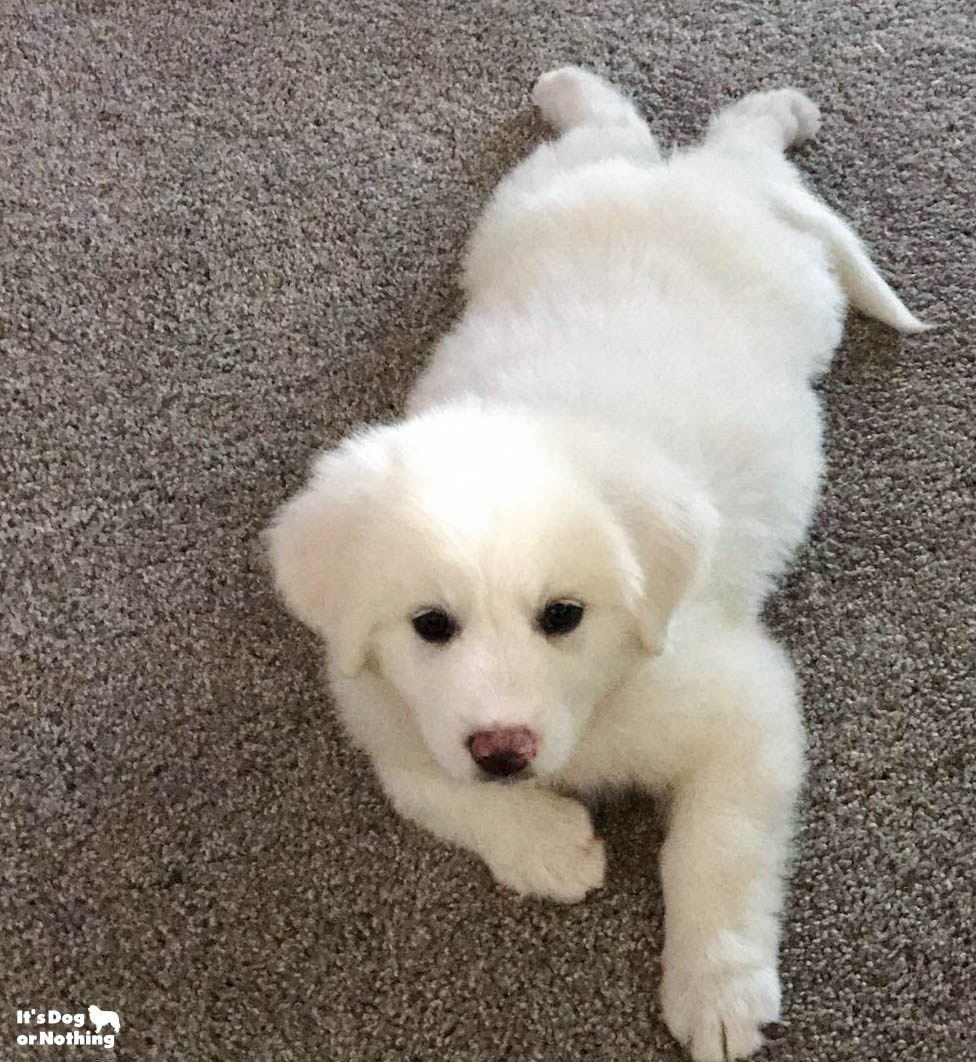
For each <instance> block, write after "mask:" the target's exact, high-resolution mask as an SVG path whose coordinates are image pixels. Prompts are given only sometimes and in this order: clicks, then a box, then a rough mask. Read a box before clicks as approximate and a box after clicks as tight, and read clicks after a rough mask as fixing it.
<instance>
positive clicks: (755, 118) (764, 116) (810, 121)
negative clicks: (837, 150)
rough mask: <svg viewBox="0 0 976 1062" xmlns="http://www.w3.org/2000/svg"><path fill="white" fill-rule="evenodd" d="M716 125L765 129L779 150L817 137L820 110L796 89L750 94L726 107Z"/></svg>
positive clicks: (731, 127)
mask: <svg viewBox="0 0 976 1062" xmlns="http://www.w3.org/2000/svg"><path fill="white" fill-rule="evenodd" d="M717 124H718V126H719V127H721V128H724V129H727V130H731V129H733V128H735V127H736V126H739V127H743V126H745V127H748V126H753V127H762V126H765V128H766V129H767V130H769V129H770V127H772V128H773V129H775V130H776V134H775V135H776V138H777V140H779V142H780V146H782V147H784V148H786V147H790V146H791V145H792V144H799V143H802V142H803V141H804V140H809V139H810V138H811V137H813V136H816V134H817V132H818V130H819V129H820V108H819V107H818V106H817V105H816V104H815V103H814V102H813V101H812V100H811V99H810V98H809V97H808V96H806V95H805V94H804V93H802V92H800V90H799V89H792V88H785V89H772V90H771V91H769V92H750V93H749V95H748V96H744V97H743V98H742V99H741V100H739V101H738V102H736V103H733V104H732V105H731V106H730V107H726V108H725V110H723V111H722V112H721V113H720V114H719V115H718V122H717ZM766 135H767V136H768V135H769V133H768V132H767V134H766Z"/></svg>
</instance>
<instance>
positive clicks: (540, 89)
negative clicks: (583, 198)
mask: <svg viewBox="0 0 976 1062" xmlns="http://www.w3.org/2000/svg"><path fill="white" fill-rule="evenodd" d="M532 102H533V103H534V104H535V105H536V106H537V107H538V108H539V111H540V113H541V114H542V117H543V118H544V119H545V120H546V121H547V122H548V123H549V124H550V125H551V126H553V128H554V129H556V130H557V131H558V132H559V133H560V134H561V135H560V136H559V138H558V139H556V140H552V141H549V142H548V143H545V144H540V145H539V146H538V147H537V148H536V149H535V151H533V152H532V154H531V155H529V157H528V158H527V159H525V160H524V161H523V162H521V163H519V165H518V166H516V167H515V169H514V170H512V172H511V173H510V174H509V175H508V176H507V177H506V178H505V179H504V181H502V183H501V184H500V185H499V192H500V193H501V195H502V197H504V196H506V195H508V194H511V193H516V194H518V193H522V192H530V193H531V192H534V191H537V190H539V189H542V188H544V187H545V186H546V185H547V184H548V183H549V182H550V181H551V180H552V179H553V178H554V177H557V176H559V175H561V174H565V173H567V172H570V171H572V170H575V169H578V168H580V167H582V166H586V165H588V164H589V163H593V162H599V161H600V160H602V159H610V158H623V159H627V160H629V161H631V162H637V163H640V164H642V165H647V166H650V165H655V164H656V163H659V162H660V161H661V151H660V148H659V147H658V145H657V141H656V140H655V139H654V136H653V134H652V133H651V130H650V129H649V128H648V125H647V122H645V121H644V119H643V118H642V117H641V116H640V114H639V113H638V111H637V108H636V107H635V106H634V104H633V103H631V101H630V100H629V99H627V97H626V96H624V95H623V94H622V93H620V92H618V91H617V90H616V89H615V88H614V87H613V86H612V85H611V84H610V83H609V82H607V81H604V80H603V78H602V77H598V76H597V75H596V74H593V73H590V71H588V70H583V69H582V68H581V67H578V66H564V67H561V68H560V69H558V70H550V71H549V73H547V74H543V75H542V77H540V78H539V80H538V81H537V82H536V84H535V88H534V89H533V90H532Z"/></svg>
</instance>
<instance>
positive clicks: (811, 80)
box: [0, 0, 976, 1062]
mask: <svg viewBox="0 0 976 1062" xmlns="http://www.w3.org/2000/svg"><path fill="white" fill-rule="evenodd" d="M708 7H709V11H708V13H707V14H704V13H702V11H701V10H700V6H699V5H687V4H681V3H677V2H674V0H664V2H661V3H649V2H645V0H604V2H601V3H599V4H597V3H593V4H589V5H584V4H578V3H565V4H560V5H550V4H533V3H530V2H529V0H509V2H494V3H485V4H473V3H472V4H464V3H458V2H454V3H451V2H448V0H441V2H437V3H429V4H425V3H421V2H420V0H414V2H404V3H394V2H392V0H389V2H384V3H370V2H365V3H363V4H361V5H354V4H349V5H345V4H339V3H337V2H332V3H330V2H319V0H308V2H304V3H297V2H295V3H272V2H263V0H237V2H235V0H219V2H216V3H204V2H202V0H180V2H168V3H165V4H164V3H150V2H148V0H142V2H138V0H128V2H125V0H123V2H118V3H109V2H106V0H86V2H82V0H77V2H75V3H69V2H61V3H54V2H51V3H43V2H41V0H13V2H12V3H11V4H7V5H4V6H3V12H4V13H3V14H0V56H2V76H0V138H2V139H0V210H2V219H0V225H2V227H0V284H2V289H0V350H2V356H3V373H2V377H3V402H2V408H0V413H2V416H0V470H2V481H3V493H2V502H0V506H2V507H0V520H2V522H0V529H2V536H3V543H2V544H3V594H4V609H3V617H2V648H3V654H4V663H3V668H2V679H0V682H2V688H3V705H2V711H3V728H2V743H0V744H2V765H0V769H2V774H0V779H2V784H0V809H2V819H0V821H2V834H0V836H2V838H3V841H2V857H0V859H2V864H0V865H2V868H3V884H2V888H0V977H2V992H0V1002H2V1007H3V1012H2V1015H0V1059H3V1060H7V1059H11V1060H16V1059H27V1058H32V1057H35V1055H34V1054H33V1052H32V1050H31V1049H30V1048H28V1047H18V1046H17V1045H16V1043H15V1036H16V1033H17V1026H16V1024H15V1011H16V1010H17V1009H19V1008H30V1007H34V1008H37V1009H46V1008H49V1007H54V1008H59V1009H61V1010H68V1011H80V1010H82V1009H83V1008H84V1007H86V1006H87V1005H88V1004H89V1003H92V1002H95V1003H97V1004H98V1005H99V1006H100V1007H101V1008H102V1009H112V1010H116V1011H118V1012H119V1015H120V1018H121V1022H122V1031H121V1034H120V1036H119V1039H118V1046H117V1048H116V1052H117V1054H118V1056H119V1057H122V1058H126V1059H139V1060H142V1059H166V1060H181V1062H182V1060H185V1062H198V1060H205V1059H206V1060H237V1059H241V1060H244V1059H249V1060H276V1062H278V1060H284V1062H290V1060H295V1062H303V1060H312V1059H315V1060H328V1062H331V1060H350V1062H352V1060H374V1059H376V1060H387V1059H391V1060H400V1059H403V1060H414V1059H416V1060H428V1059H429V1060H448V1059H450V1060H454V1059H457V1060H469V1062H491V1060H500V1059H518V1060H547V1062H563V1060H584V1059H585V1060H591V1059H592V1060H606V1062H630V1060H635V1062H636V1060H638V1059H640V1060H645V1059H649V1058H652V1059H661V1060H677V1059H679V1058H680V1057H681V1056H680V1053H679V1052H678V1050H677V1048H676V1047H675V1046H674V1045H673V1044H671V1043H670V1041H669V1038H668V1036H667V1033H666V1031H665V1030H664V1028H663V1026H662V1025H661V1024H660V1022H659V1021H658V1019H657V1017H656V1003H655V993H656V988H657V983H658V976H659V968H658V952H659V949H660V945H661V901H660V893H659V889H658V884H657V881H656V873H655V852H656V848H657V845H658V844H659V841H660V837H659V833H658V827H657V825H656V822H655V819H654V816H653V809H651V808H650V807H649V806H648V805H646V804H644V803H641V802H639V801H635V802H634V803H632V804H630V805H628V806H622V807H614V808H609V809H607V810H606V811H605V812H604V813H603V814H602V816H601V828H602V829H603V830H604V832H605V833H606V835H607V837H608V839H609V847H610V851H611V870H610V874H609V881H608V884H607V887H606V889H605V890H603V891H602V892H601V893H599V894H597V895H595V896H594V897H592V898H591V899H589V900H588V901H587V902H586V903H584V904H583V905H581V906H578V907H574V908H559V907H556V906H549V905H546V904H542V903H524V904H520V903H518V902H516V901H515V900H514V899H512V898H510V897H508V896H507V895H504V894H502V893H500V892H498V891H497V890H496V889H495V888H494V887H493V885H492V884H491V882H490V880H489V877H488V874H487V871H486V870H485V869H484V868H483V867H482V866H481V865H480V864H479V863H478V862H476V861H475V860H474V859H473V858H471V857H469V856H467V855H464V854H462V853H460V852H457V851H454V850H451V849H448V848H447V847H445V846H442V845H440V844H438V843H436V842H434V841H433V840H431V839H430V838H429V837H427V836H425V835H423V834H422V833H420V831H418V830H416V829H414V828H412V827H410V826H407V825H405V824H404V823H402V822H400V821H398V820H397V819H396V818H395V817H394V816H393V814H392V813H391V811H390V810H389V808H388V807H387V806H386V804H385V803H384V800H383V798H382V796H381V794H380V793H379V791H378V789H377V786H376V784H375V782H374V781H373V779H372V778H371V776H370V773H369V770H368V767H367V764H366V763H365V762H364V761H363V759H362V758H361V757H360V756H359V755H358V754H355V753H354V752H352V751H351V750H350V749H349V748H348V747H347V745H346V743H345V742H344V740H343V739H342V737H341V735H340V734H339V732H338V730H337V727H336V725H335V723H334V721H333V719H332V716H331V713H330V708H329V704H328V702H327V698H326V696H325V694H324V693H323V691H322V688H321V686H320V684H319V681H318V670H319V663H318V651H317V647H316V645H315V642H314V639H313V637H312V636H311V635H310V634H308V633H307V632H305V631H304V630H302V629H300V628H299V627H298V626H297V625H296V624H295V623H294V622H292V621H291V620H289V619H288V618H287V617H286V615H285V614H284V612H283V611H282V609H281V608H280V607H279V606H278V604H277V603H276V602H275V600H274V599H273V597H272V594H271V592H270V589H269V581H268V578H267V575H266V572H265V571H264V568H263V566H262V560H261V556H260V549H259V546H258V543H257V538H256V536H257V533H258V531H259V529H260V528H261V526H262V525H263V524H264V522H265V521H266V519H267V517H268V515H269V513H270V512H271V511H272V509H273V508H274V506H275V505H276V504H277V503H278V502H279V501H280V500H281V499H282V498H284V497H285V496H286V495H287V494H288V493H289V492H290V491H291V490H293V489H294V488H295V487H296V485H297V484H298V483H299V481H300V480H301V478H302V476H303V473H304V470H305V467H306V465H307V462H308V459H309V457H310V455H311V454H312V452H313V450H314V449H315V448H316V447H317V446H318V445H319V444H320V443H322V442H324V441H329V440H335V439H337V438H339V437H340V436H341V435H342V434H343V433H344V432H346V431H347V430H348V429H349V428H350V427H351V426H352V425H354V424H357V423H360V422H363V421H371V420H375V419H378V418H384V417H389V416H391V415H393V414H394V413H395V412H396V410H397V409H398V407H399V406H400V403H401V401H402V399H403V396H404V393H405V389H406V388H407V387H408V385H409V383H410V381H411V380H412V379H413V378H414V376H415V374H416V373H417V371H418V367H419V366H420V365H421V364H422V361H423V358H424V356H425V352H426V351H427V350H428V348H429V346H430V344H431V342H432V340H433V339H434V338H435V337H436V336H437V334H438V333H439V332H440V331H441V330H443V329H444V327H445V326H446V325H447V323H448V322H449V321H450V319H451V317H452V315H453V314H454V313H455V312H456V310H457V307H458V295H457V292H456V290H455V287H454V278H455V275H456V270H457V264H458V255H459V252H460V250H461V248H462V245H463V240H464V236H465V232H466V230H467V229H468V226H469V225H470V222H471V219H472V217H473V216H474V214H475V211H476V210H477V209H478V207H479V204H481V203H482V202H483V201H484V198H485V196H486V194H487V192H488V191H489V189H490V188H491V186H492V184H493V182H494V181H495V180H496V179H497V178H498V177H499V176H500V174H501V173H502V172H503V171H504V170H505V169H506V168H507V167H508V166H510V165H511V164H512V163H513V162H514V161H515V160H516V159H517V158H519V157H520V155H521V154H522V153H523V152H524V151H525V150H526V148H527V147H528V146H529V145H531V144H532V143H534V142H535V141H536V139H537V138H538V137H539V136H540V135H541V134H542V130H541V129H540V127H539V125H538V123H537V121H536V119H535V118H534V117H533V116H532V114H531V113H530V109H529V106H528V103H527V92H528V88H529V86H530V84H531V82H532V80H533V79H534V77H535V76H536V75H537V74H538V73H539V72H540V71H543V70H545V69H547V68H549V67H551V66H554V65H556V64H559V63H563V62H566V61H583V62H587V63H590V64H592V65H594V66H596V67H598V68H600V69H602V70H604V71H605V72H607V73H610V74H611V75H612V76H613V77H615V78H616V79H617V80H618V81H619V82H620V83H621V84H623V85H625V86H626V87H627V88H628V89H629V90H630V91H631V92H632V93H633V94H634V95H635V97H636V98H637V99H638V100H639V102H640V104H641V105H642V106H643V107H644V108H645V109H646V111H647V112H648V113H649V114H651V115H652V116H653V120H654V124H655V127H656V129H657V130H658V131H659V133H660V134H661V136H662V137H663V138H664V139H665V140H667V141H679V142H681V141H684V142H687V141H688V140H690V139H691V138H692V137H694V136H695V134H696V132H697V131H698V130H699V129H700V128H701V126H702V124H703V123H704V121H705V119H706V117H707V115H708V113H709V112H710V111H711V109H712V108H714V107H715V106H716V105H717V104H720V103H721V102H723V101H724V100H727V99H729V98H730V97H732V96H734V95H736V94H739V93H742V92H744V91H746V90H748V89H752V88H754V87H757V86H772V85H783V84H791V83H792V84H797V85H800V86H802V87H804V88H805V89H807V91H808V92H809V93H810V94H811V95H812V96H813V97H814V99H816V100H818V101H819V102H820V103H821V105H822V107H823V110H824V116H825V126H824V130H823V133H822V135H821V136H820V137H819V139H818V140H817V141H816V142H815V143H814V144H812V145H811V146H809V147H807V148H805V149H804V150H803V151H802V153H801V162H802V164H803V166H804V168H805V169H806V170H807V171H808V172H809V174H810V175H811V178H812V179H813V181H814V183H815V185H816V187H817V188H818V189H819V190H820V191H821V192H822V193H823V195H824V196H825V197H826V198H827V199H828V200H829V201H830V202H832V203H833V204H835V205H837V206H839V207H840V208H841V209H842V210H843V211H844V212H845V213H846V214H847V215H848V216H850V217H851V218H853V219H854V220H855V221H856V222H857V224H858V225H859V227H860V229H861V231H862V233H863V234H864V236H865V237H866V239H867V241H868V243H869V244H870V246H871V247H872V248H873V249H874V250H875V252H876V255H877V258H878V261H879V262H880V263H881V265H882V267H883V268H884V270H885V271H886V273H887V275H888V276H889V277H890V278H891V279H892V281H893V283H894V284H895V286H896V288H897V289H898V291H899V292H901V293H902V294H903V295H904V297H905V298H906V300H907V301H908V303H909V304H910V305H911V307H912V308H913V309H914V310H916V311H917V312H918V313H919V314H920V315H921V316H923V317H925V318H927V319H929V320H931V321H933V322H935V323H937V324H938V326H939V327H938V329H937V330H936V331H933V332H931V333H929V334H927V335H924V336H922V337H920V338H917V339H913V340H911V341H908V342H900V341H898V340H897V339H896V338H895V337H894V336H892V335H891V334H890V333H889V332H887V331H886V330H885V329H884V328H882V327H880V326H876V325H875V324H873V323H870V322H867V321H865V320H863V319H852V320H851V322H850V324H849V327H848V332H847V338H846V341H845V345H844V348H843V350H842V352H841V355H840V357H839V360H838V363H837V365H836V367H835V370H834V371H833V373H832V375H831V376H830V377H829V378H828V380H827V381H826V383H825V385H824V392H825V397H826V401H827V406H828V409H829V422H830V439H829V447H830V482H829V486H828V489H827V492H826V496H825V499H824V502H823V505H822V507H821V509H820V512H819V516H818V518H817V522H816V527H815V529H814V533H813V537H812V540H811V542H810V545H809V547H808V548H807V549H806V551H805V552H804V554H803V556H802V558H801V559H800V562H799V564H798V566H797V568H796V570H795V573H794V575H793V576H792V577H791V579H790V580H789V582H788V584H787V585H786V586H785V587H784V588H783V591H782V593H781V594H780V595H779V596H778V597H777V599H776V600H775V601H774V602H773V604H772V606H771V607H770V610H769V618H770V622H771V624H772V625H773V627H774V628H775V630H776V631H777V632H778V634H779V635H780V636H781V637H782V638H783V639H784V640H785V642H786V643H787V644H788V645H789V647H790V648H791V650H792V652H793V654H794V656H795V658H796V660H797V663H798V666H799V668H800V671H801V674H802V679H803V684H804V687H805V690H806V704H807V717H808V721H809V728H810V735H811V736H810V751H811V759H812V770H811V774H810V781H809V785H808V787H807V790H806V794H805V799H804V805H803V811H802V829H801V832H800V836H799V838H798V844H797V852H796V869H795V876H794V884H793V889H792V894H791V902H790V910H789V921H788V928H787V931H786V937H785V942H784V947H783V972H784V981H785V993H786V1005H787V1018H788V1021H789V1024H788V1027H787V1028H786V1030H785V1035H784V1036H783V1037H782V1038H781V1039H779V1040H778V1041H777V1042H776V1044H775V1045H772V1046H770V1047H768V1048H766V1049H765V1050H764V1052H763V1056H762V1057H763V1058H764V1059H768V1060H770V1062H773V1060H776V1062H824V1060H828V1059H829V1060H832V1062H836V1060H847V1059H850V1060H858V1062H862V1060H883V1062H893V1060H902V1059H904V1060H909V1059H911V1060H912V1062H919V1060H939V1062H950V1060H952V1062H962V1060H964V1059H971V1058H973V1057H976V1047H974V1043H973V1039H974V1029H976V976H974V962H976V947H974V937H976V929H974V922H976V919H974V900H973V887H974V886H973V867H974V862H976V861H974V845H973V842H974V835H973V817H974V810H976V806H974V805H976V799H974V775H973V770H974V768H973V762H974V748H973V733H974V726H973V724H974V719H973V713H974V686H973V671H974V648H973V647H974V634H976V616H974V610H973V596H974V593H973V589H974V586H973V580H974V574H976V573H974V549H973V523H974V505H973V498H974V484H973V468H974V466H976V454H974V447H973V436H972V425H973V395H974V391H973V339H974V329H973V314H974V301H976V296H974V287H976V285H974V280H976V275H974V273H976V264H974V263H976V255H974V224H976V202H974V183H973V174H974V172H976V158H974V150H973V147H974V140H973V105H974V100H976V43H974V40H976V38H974V19H973V17H972V14H971V12H972V8H971V4H970V3H969V0H953V2H941V0H940V2H936V0H882V2H878V0H854V2H850V3H843V4H841V3H839V2H833V3H824V2H800V0H794V2H789V0H784V2H779V3H767V4H748V3H742V2H721V3H714V4H710V5H708ZM35 1050H36V1049H35ZM76 1052H80V1053H76ZM96 1054H97V1049H94V1048H89V1049H87V1050H82V1049H70V1048H60V1049H56V1048H49V1049H46V1050H45V1051H42V1052H41V1053H40V1055H39V1056H36V1057H41V1056H43V1057H44V1058H62V1057H94V1056H95V1055H96Z"/></svg>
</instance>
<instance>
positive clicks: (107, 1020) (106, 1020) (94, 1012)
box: [88, 1003, 119, 1035]
mask: <svg viewBox="0 0 976 1062" xmlns="http://www.w3.org/2000/svg"><path fill="white" fill-rule="evenodd" d="M88 1017H89V1018H91V1023H92V1025H94V1026H95V1033H96V1035H97V1034H98V1033H100V1032H101V1031H102V1026H103V1025H111V1026H112V1028H113V1029H114V1030H115V1031H116V1032H118V1031H119V1016H118V1014H116V1013H115V1011H114V1010H99V1009H98V1007H96V1006H95V1004H94V1003H92V1005H91V1006H90V1007H89V1008H88Z"/></svg>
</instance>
